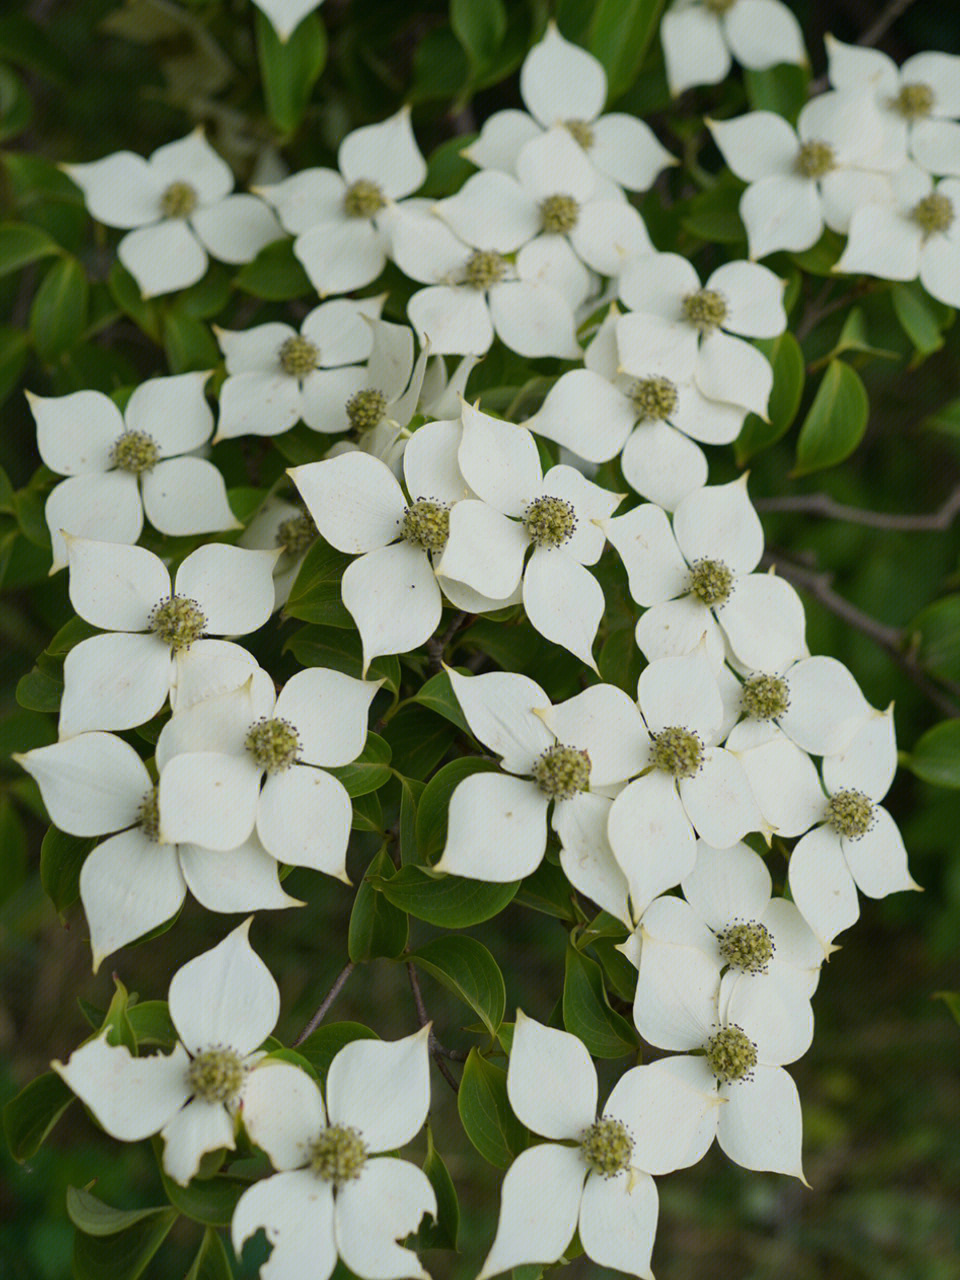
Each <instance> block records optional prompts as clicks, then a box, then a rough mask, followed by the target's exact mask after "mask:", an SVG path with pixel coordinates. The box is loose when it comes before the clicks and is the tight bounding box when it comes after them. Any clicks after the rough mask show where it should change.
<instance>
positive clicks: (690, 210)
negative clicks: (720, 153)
mask: <svg viewBox="0 0 960 1280" xmlns="http://www.w3.org/2000/svg"><path fill="white" fill-rule="evenodd" d="M742 195H743V184H742V183H740V182H736V181H734V180H733V178H732V177H731V178H729V179H727V180H721V181H719V182H717V183H716V184H715V185H714V186H712V187H707V189H706V190H705V191H700V192H698V193H697V195H695V196H693V197H692V199H690V200H689V201H687V202H686V204H684V205H682V206H681V208H682V209H683V213H682V215H681V219H680V221H681V224H682V226H683V228H684V230H685V231H689V232H690V234H691V235H694V236H697V237H698V238H699V239H700V240H706V241H708V242H709V243H711V244H740V243H743V244H746V241H747V233H746V230H745V228H744V225H743V221H742V220H741V218H740V197H741V196H742Z"/></svg>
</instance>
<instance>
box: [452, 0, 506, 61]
mask: <svg viewBox="0 0 960 1280" xmlns="http://www.w3.org/2000/svg"><path fill="white" fill-rule="evenodd" d="M450 26H451V28H452V30H453V34H454V35H455V36H456V37H457V39H458V40H459V41H460V44H461V45H462V46H463V50H464V52H465V53H466V55H467V57H468V58H469V60H470V64H471V66H472V67H473V68H474V69H475V70H476V69H479V68H482V67H483V66H484V65H485V64H486V63H488V62H490V61H492V59H493V58H494V56H495V54H496V52H497V50H498V49H499V47H500V45H501V44H502V42H503V37H504V36H505V35H506V34H507V11H506V8H505V7H504V3H503V0H450Z"/></svg>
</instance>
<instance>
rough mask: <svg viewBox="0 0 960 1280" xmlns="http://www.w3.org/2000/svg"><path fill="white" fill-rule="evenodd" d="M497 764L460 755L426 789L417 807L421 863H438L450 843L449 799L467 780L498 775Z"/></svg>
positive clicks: (433, 778) (418, 846)
mask: <svg viewBox="0 0 960 1280" xmlns="http://www.w3.org/2000/svg"><path fill="white" fill-rule="evenodd" d="M496 771H497V764H496V761H494V760H489V759H487V757H485V756H461V758H460V759H459V760H451V761H450V763H449V764H445V765H444V766H443V768H442V769H439V770H438V771H437V772H436V773H435V774H434V776H433V777H432V778H431V779H430V781H429V782H428V783H427V785H426V787H424V790H423V795H422V796H421V797H420V803H419V805H418V806H417V850H418V853H419V856H420V861H421V862H424V863H432V862H436V860H437V858H438V857H439V856H440V854H441V853H442V852H443V847H444V845H445V844H446V842H447V812H448V810H449V807H450V798H451V796H452V795H453V793H454V791H455V790H456V788H457V787H458V786H459V785H460V783H461V782H463V781H464V779H465V778H469V777H472V776H473V774H475V773H495V772H496Z"/></svg>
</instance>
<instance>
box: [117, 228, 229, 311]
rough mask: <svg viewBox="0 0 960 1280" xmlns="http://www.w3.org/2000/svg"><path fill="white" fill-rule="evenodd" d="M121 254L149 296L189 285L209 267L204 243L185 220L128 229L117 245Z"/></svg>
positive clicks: (124, 263) (121, 259)
mask: <svg viewBox="0 0 960 1280" xmlns="http://www.w3.org/2000/svg"><path fill="white" fill-rule="evenodd" d="M117 257H118V258H119V259H120V261H121V262H122V263H123V265H124V266H125V267H126V269H127V270H128V271H129V272H130V274H131V275H132V276H133V278H134V280H136V282H137V284H138V285H139V286H140V292H141V294H142V295H143V296H144V297H145V298H153V297H156V296H157V295H158V294H163V293H174V292H175V291H176V290H177V289H186V288H187V287H188V286H189V285H191V284H196V282H197V281H198V280H199V279H200V278H201V277H202V276H203V275H204V273H205V272H206V270H207V255H206V251H205V250H204V247H203V245H202V244H201V243H200V241H199V240H198V239H197V237H196V236H195V235H194V234H193V232H192V231H191V229H190V227H189V226H188V225H187V224H186V223H185V222H181V221H180V220H174V219H168V220H167V221H165V222H158V223H156V224H155V225H154V226H152V227H141V228H140V229H139V230H137V231H128V232H127V234H126V235H125V236H124V237H123V239H122V240H121V241H120V243H119V245H118V246H117Z"/></svg>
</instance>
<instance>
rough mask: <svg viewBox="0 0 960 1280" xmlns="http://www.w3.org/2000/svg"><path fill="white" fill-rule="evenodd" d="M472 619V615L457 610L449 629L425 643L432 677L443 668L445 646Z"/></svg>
mask: <svg viewBox="0 0 960 1280" xmlns="http://www.w3.org/2000/svg"><path fill="white" fill-rule="evenodd" d="M473 617H474V615H473V614H472V613H464V612H463V610H458V611H457V613H456V614H454V617H453V621H452V622H451V623H450V625H449V627H447V629H446V631H444V633H443V635H442V636H434V637H433V639H432V640H428V641H427V653H428V654H429V655H430V670H431V671H432V672H433V673H434V675H436V673H437V672H438V671H439V670H440V668H441V667H442V666H443V653H444V650H445V649H446V647H447V645H448V644H449V643H450V641H451V640H452V639H453V637H454V636H455V635H456V634H457V632H458V631H459V630H460V628H461V627H463V626H465V625H466V624H467V623H468V622H472V621H473Z"/></svg>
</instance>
